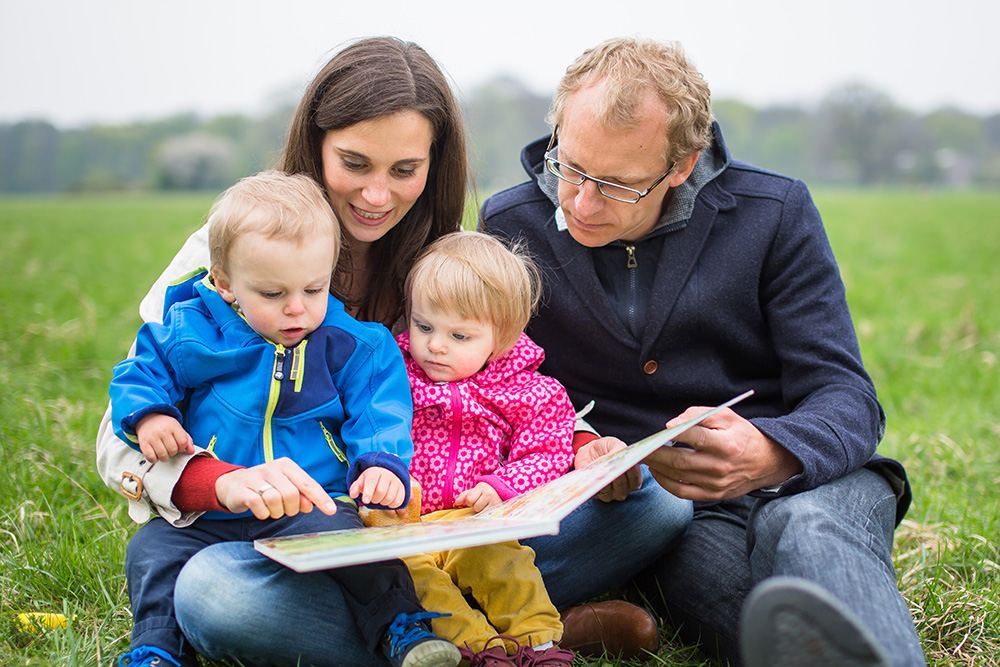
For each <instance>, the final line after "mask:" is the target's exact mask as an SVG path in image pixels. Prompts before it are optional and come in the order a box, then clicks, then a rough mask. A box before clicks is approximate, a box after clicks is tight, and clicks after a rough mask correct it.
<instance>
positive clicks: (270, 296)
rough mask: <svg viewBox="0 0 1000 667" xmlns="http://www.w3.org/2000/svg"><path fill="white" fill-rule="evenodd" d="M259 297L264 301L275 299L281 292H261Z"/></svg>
mask: <svg viewBox="0 0 1000 667" xmlns="http://www.w3.org/2000/svg"><path fill="white" fill-rule="evenodd" d="M260 295H261V296H262V297H264V298H265V299H277V298H278V297H279V296H281V292H261V293H260Z"/></svg>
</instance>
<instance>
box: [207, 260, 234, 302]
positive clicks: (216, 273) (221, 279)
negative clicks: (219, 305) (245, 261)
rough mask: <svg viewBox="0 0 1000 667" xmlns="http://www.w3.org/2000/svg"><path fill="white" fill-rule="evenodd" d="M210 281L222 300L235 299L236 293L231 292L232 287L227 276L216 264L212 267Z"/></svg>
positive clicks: (231, 300)
mask: <svg viewBox="0 0 1000 667" xmlns="http://www.w3.org/2000/svg"><path fill="white" fill-rule="evenodd" d="M212 281H213V282H214V283H215V291H216V292H218V293H219V296H221V297H222V300H223V301H225V302H226V303H233V302H234V301H236V295H235V294H233V287H232V285H230V284H229V276H228V275H227V274H226V272H225V271H223V270H222V269H220V268H219V267H218V266H213V267H212Z"/></svg>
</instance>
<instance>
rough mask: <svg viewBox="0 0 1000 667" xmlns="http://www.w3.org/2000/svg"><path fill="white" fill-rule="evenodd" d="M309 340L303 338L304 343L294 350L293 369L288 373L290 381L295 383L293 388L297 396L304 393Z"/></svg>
mask: <svg viewBox="0 0 1000 667" xmlns="http://www.w3.org/2000/svg"><path fill="white" fill-rule="evenodd" d="M308 342H309V339H308V338H303V339H302V342H301V343H299V344H298V345H296V346H295V347H294V348H293V349H292V367H291V369H290V370H289V372H288V379H289V380H291V381H292V382H294V383H295V386H294V387H293V388H292V391H294V392H295V393H296V394H298V393H299V392H301V391H302V378H303V377H304V376H305V373H304V372H303V371H304V370H305V363H306V343H308Z"/></svg>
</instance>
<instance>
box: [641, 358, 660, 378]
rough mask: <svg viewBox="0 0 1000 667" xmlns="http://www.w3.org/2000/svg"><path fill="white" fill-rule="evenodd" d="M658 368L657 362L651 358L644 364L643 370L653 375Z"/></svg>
mask: <svg viewBox="0 0 1000 667" xmlns="http://www.w3.org/2000/svg"><path fill="white" fill-rule="evenodd" d="M656 368H657V366H656V362H655V361H653V360H652V359H650V360H649V361H647V362H646V364H645V365H644V366H643V367H642V370H643V371H644V372H645V373H646V375H652V374H653V373H655V372H656Z"/></svg>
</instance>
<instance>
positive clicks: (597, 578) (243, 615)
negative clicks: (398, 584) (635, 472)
mask: <svg viewBox="0 0 1000 667" xmlns="http://www.w3.org/2000/svg"><path fill="white" fill-rule="evenodd" d="M690 520H691V503H690V502H688V501H686V500H678V499H677V498H675V497H673V496H672V495H670V494H669V493H667V492H666V491H664V490H663V489H662V488H660V486H659V485H657V484H656V483H655V482H654V481H653V480H652V478H651V477H650V476H649V473H648V471H644V477H643V487H642V489H641V490H640V491H638V492H636V493H634V494H632V495H631V496H629V498H628V500H626V501H625V502H620V503H607V504H606V503H602V502H601V501H599V500H589V501H587V502H586V503H584V504H583V505H582V506H581V507H580V508H578V509H577V510H576V511H574V512H573V513H572V514H570V516H568V517H566V519H564V520H563V522H562V523H561V525H560V527H559V535H557V536H546V537H539V538H533V539H529V540H524V544H527V545H529V546H531V548H532V549H534V550H535V564H536V565H537V566H538V569H539V570H540V571H541V572H542V577H543V578H544V580H545V584H546V589H547V590H548V591H549V595H550V596H551V598H552V602H553V603H554V604H555V605H556V607H565V606H568V605H572V604H575V603H577V602H580V601H583V600H586V599H588V598H590V597H593V596H594V595H596V594H598V593H602V592H604V591H606V590H608V589H609V588H612V587H615V586H618V585H621V584H623V583H625V582H626V581H627V580H628V579H629V578H630V577H631V576H632V575H634V574H635V573H636V572H638V571H639V570H641V569H642V568H643V567H646V566H647V565H649V564H650V563H652V562H654V561H655V560H656V559H657V558H658V557H659V556H660V555H661V554H662V553H663V552H664V551H665V550H666V549H668V548H669V547H670V546H672V544H673V543H674V542H675V541H676V540H677V538H678V537H679V536H681V535H682V534H683V533H684V530H685V529H686V528H687V526H688V524H689V522H690ZM174 605H175V612H176V616H177V622H178V624H179V625H180V628H181V630H182V631H183V632H184V635H185V636H186V637H187V639H188V640H189V641H190V642H191V644H192V645H193V646H194V648H195V649H196V650H197V651H198V652H199V653H201V654H202V655H204V656H206V657H209V658H213V659H217V660H233V661H236V660H239V661H241V662H242V663H244V664H246V665H254V666H258V667H259V666H263V665H283V666H285V665H290V664H292V665H294V664H297V663H298V664H302V665H317V666H323V665H340V666H344V665H352V666H357V667H368V666H376V665H377V666H378V667H384V665H385V664H386V663H385V662H384V661H383V660H382V658H381V656H376V655H374V654H373V653H371V652H370V651H368V650H366V648H365V646H364V644H363V642H362V640H361V637H360V635H359V633H358V630H357V628H356V627H355V625H354V623H353V621H352V618H351V613H350V611H349V610H348V607H347V605H346V603H345V601H344V594H343V592H342V589H341V587H340V585H339V584H338V583H337V582H336V581H335V580H333V579H332V578H331V577H329V576H326V574H325V573H324V572H313V573H305V574H300V573H296V572H293V571H292V570H289V569H287V568H285V567H283V566H282V565H279V564H278V563H276V562H274V561H272V560H270V559H269V558H267V557H266V556H263V555H262V554H260V553H258V552H256V551H254V549H253V546H252V545H251V544H247V543H230V544H220V545H216V546H211V547H208V548H207V549H204V550H202V551H201V552H199V553H198V554H197V555H195V556H194V557H193V558H191V560H190V561H188V563H187V565H185V566H184V569H183V570H182V571H181V573H180V576H179V577H178V579H177V586H176V589H175V601H174Z"/></svg>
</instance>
